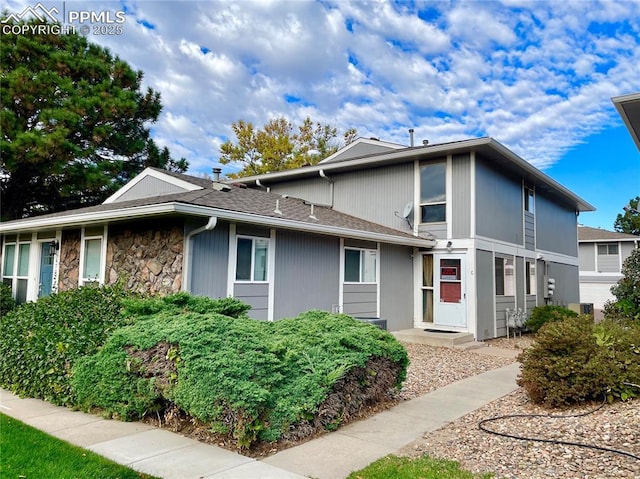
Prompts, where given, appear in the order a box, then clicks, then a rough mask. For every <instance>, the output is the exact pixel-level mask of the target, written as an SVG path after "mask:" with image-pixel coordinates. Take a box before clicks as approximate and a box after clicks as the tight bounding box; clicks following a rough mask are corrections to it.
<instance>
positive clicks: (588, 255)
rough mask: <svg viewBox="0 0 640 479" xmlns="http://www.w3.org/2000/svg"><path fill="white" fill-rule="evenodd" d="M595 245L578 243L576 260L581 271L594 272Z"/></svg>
mask: <svg viewBox="0 0 640 479" xmlns="http://www.w3.org/2000/svg"><path fill="white" fill-rule="evenodd" d="M594 248H595V243H580V245H579V247H578V259H579V262H580V270H581V271H595V270H596V256H595V251H594Z"/></svg>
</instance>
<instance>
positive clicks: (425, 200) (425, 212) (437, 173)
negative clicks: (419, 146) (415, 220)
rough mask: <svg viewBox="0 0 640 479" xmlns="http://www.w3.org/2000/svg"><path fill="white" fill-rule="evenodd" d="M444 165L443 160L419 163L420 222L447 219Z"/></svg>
mask: <svg viewBox="0 0 640 479" xmlns="http://www.w3.org/2000/svg"><path fill="white" fill-rule="evenodd" d="M446 167H447V164H446V163H444V162H439V163H425V164H423V165H420V222H421V223H441V222H444V221H446V219H447V195H446V190H447V187H446Z"/></svg>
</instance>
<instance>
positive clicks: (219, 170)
mask: <svg viewBox="0 0 640 479" xmlns="http://www.w3.org/2000/svg"><path fill="white" fill-rule="evenodd" d="M212 171H213V182H214V183H220V173H222V168H214V169H213V170H212Z"/></svg>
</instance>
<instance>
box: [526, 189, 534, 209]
mask: <svg viewBox="0 0 640 479" xmlns="http://www.w3.org/2000/svg"><path fill="white" fill-rule="evenodd" d="M534 209H535V198H534V195H533V189H531V188H527V187H525V189H524V210H525V211H527V212H529V213H533V212H534Z"/></svg>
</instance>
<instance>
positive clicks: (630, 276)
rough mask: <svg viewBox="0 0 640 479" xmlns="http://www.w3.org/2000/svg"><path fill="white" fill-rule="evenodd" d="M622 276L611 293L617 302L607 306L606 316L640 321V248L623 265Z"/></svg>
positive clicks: (608, 303)
mask: <svg viewBox="0 0 640 479" xmlns="http://www.w3.org/2000/svg"><path fill="white" fill-rule="evenodd" d="M622 275H623V278H622V279H620V280H619V281H618V282H617V283H616V285H615V286H613V287H612V288H611V292H612V293H613V295H614V296H615V297H616V301H608V302H607V303H606V304H605V309H604V315H605V317H606V318H611V319H616V318H617V319H634V320H637V321H640V248H636V249H634V250H633V252H632V253H631V254H630V255H629V257H627V259H625V260H624V262H623V263H622Z"/></svg>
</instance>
